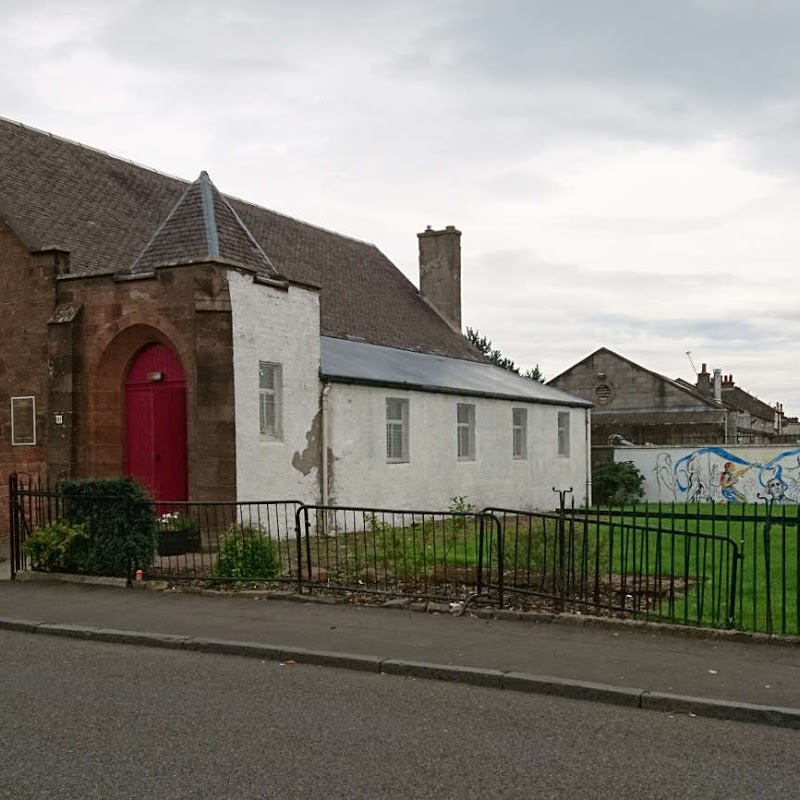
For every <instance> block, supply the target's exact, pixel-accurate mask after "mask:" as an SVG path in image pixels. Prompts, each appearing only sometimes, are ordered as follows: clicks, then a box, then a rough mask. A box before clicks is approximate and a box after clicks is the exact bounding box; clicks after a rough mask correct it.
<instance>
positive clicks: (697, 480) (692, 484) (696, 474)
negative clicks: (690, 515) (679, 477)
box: [686, 453, 711, 503]
mask: <svg viewBox="0 0 800 800" xmlns="http://www.w3.org/2000/svg"><path fill="white" fill-rule="evenodd" d="M701 469H702V467H701V465H700V459H699V457H698V454H697V453H692V455H691V457H690V458H689V460H688V461H687V462H686V473H687V475H688V476H689V486H688V488H687V490H686V501H687V502H688V503H698V502H702V501H703V500H710V499H711V498H710V496H709V494H708V489H707V487H706V485H705V483H703V480H702V478H701V475H700V473H701Z"/></svg>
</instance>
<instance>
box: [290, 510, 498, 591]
mask: <svg viewBox="0 0 800 800" xmlns="http://www.w3.org/2000/svg"><path fill="white" fill-rule="evenodd" d="M498 552H499V554H500V557H502V531H501V529H500V523H499V520H498V519H497V518H496V517H494V516H493V515H492V514H490V513H486V512H480V513H478V512H459V511H409V510H398V509H379V508H353V507H350V508H348V507H341V506H321V505H303V506H300V507H299V508H298V510H297V553H298V559H302V561H303V565H302V568H303V584H304V585H307V586H310V587H317V588H322V587H324V588H330V589H337V590H344V591H349V592H354V593H363V594H375V595H395V596H396V595H405V596H408V595H410V596H413V597H420V598H444V599H452V600H458V599H464V598H474V597H475V596H479V595H483V594H484V593H485V592H486V591H487V590H488V589H489V587H491V588H492V589H493V590H494V596H493V600H494V602H496V603H498V604H499V605H500V606H502V605H503V577H504V576H503V572H502V570H500V569H499V566H498V565H499V563H500V560H499V559H498Z"/></svg>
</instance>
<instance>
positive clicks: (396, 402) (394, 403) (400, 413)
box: [386, 397, 409, 463]
mask: <svg viewBox="0 0 800 800" xmlns="http://www.w3.org/2000/svg"><path fill="white" fill-rule="evenodd" d="M386 460H387V461H390V462H394V463H399V462H402V461H408V460H409V456H408V400H400V399H398V398H396V397H387V398H386Z"/></svg>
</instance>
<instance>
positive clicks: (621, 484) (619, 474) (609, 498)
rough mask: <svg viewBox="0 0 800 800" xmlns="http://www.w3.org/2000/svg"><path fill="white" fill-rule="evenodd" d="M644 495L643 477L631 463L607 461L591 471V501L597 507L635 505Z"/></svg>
mask: <svg viewBox="0 0 800 800" xmlns="http://www.w3.org/2000/svg"><path fill="white" fill-rule="evenodd" d="M643 494H644V475H642V473H641V471H640V470H639V468H638V467H637V466H636V465H635V464H634V463H633V462H632V461H614V460H612V459H609V460H608V461H603V462H602V463H600V464H598V465H597V466H596V467H595V468H594V469H593V470H592V500H593V501H594V502H595V503H596V504H597V505H620V504H622V503H636V502H637V501H639V500H641V498H642V495H643Z"/></svg>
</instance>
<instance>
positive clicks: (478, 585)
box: [475, 514, 492, 594]
mask: <svg viewBox="0 0 800 800" xmlns="http://www.w3.org/2000/svg"><path fill="white" fill-rule="evenodd" d="M485 533H486V524H485V517H484V515H483V514H480V515H478V569H477V571H476V575H475V591H476V592H477V593H478V594H482V593H483V537H484V535H485ZM491 579H492V575H491V570H490V573H489V580H490V581H491Z"/></svg>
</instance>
